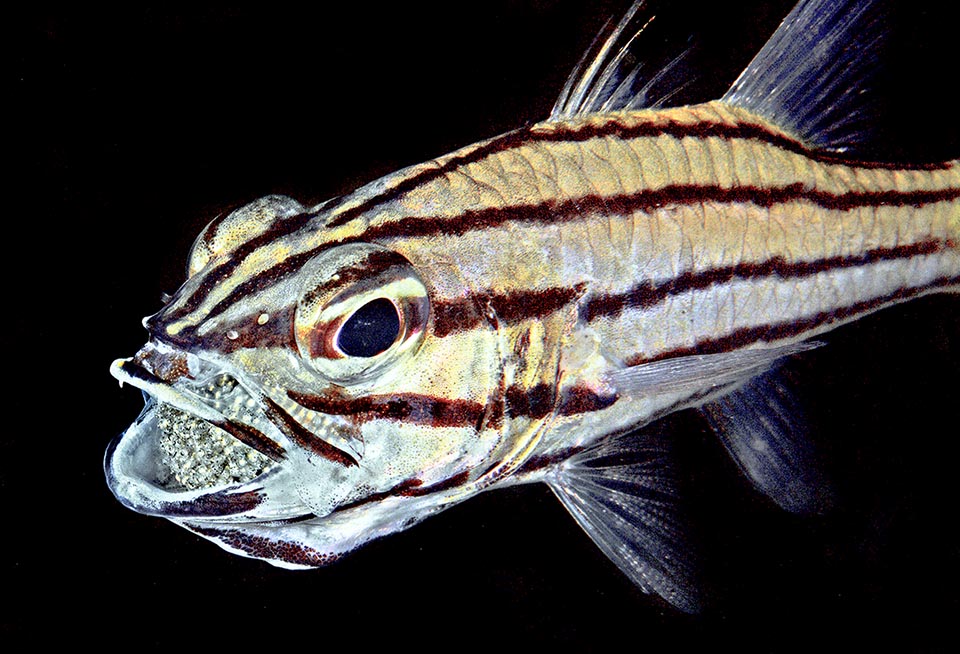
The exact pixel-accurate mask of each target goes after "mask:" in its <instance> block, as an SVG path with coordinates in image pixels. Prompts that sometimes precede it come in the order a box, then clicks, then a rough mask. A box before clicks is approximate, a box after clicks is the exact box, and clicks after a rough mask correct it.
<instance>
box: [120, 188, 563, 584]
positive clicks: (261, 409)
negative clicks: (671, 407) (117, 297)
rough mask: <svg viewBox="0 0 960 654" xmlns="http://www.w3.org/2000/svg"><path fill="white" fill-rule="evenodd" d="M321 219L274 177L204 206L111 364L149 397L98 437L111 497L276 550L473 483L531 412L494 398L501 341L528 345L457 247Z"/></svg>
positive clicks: (502, 375) (328, 542)
mask: <svg viewBox="0 0 960 654" xmlns="http://www.w3.org/2000/svg"><path fill="white" fill-rule="evenodd" d="M325 222H326V219H325V217H324V216H323V212H322V211H317V210H316V209H315V210H312V211H309V212H308V211H306V210H305V209H304V208H303V207H302V206H300V205H299V204H298V203H296V202H294V201H293V200H290V199H288V198H282V197H268V198H264V199H263V200H260V201H257V202H255V203H253V204H251V205H248V206H247V207H243V208H241V209H238V210H237V211H235V212H233V213H232V214H230V215H228V216H226V217H225V218H222V219H217V220H215V221H214V222H213V223H211V224H210V225H209V226H208V227H207V228H206V230H205V231H204V232H203V233H201V235H200V236H199V238H198V239H197V241H196V242H195V244H194V246H193V249H192V252H191V255H190V260H189V266H188V279H187V280H186V282H185V283H184V284H183V286H182V287H181V288H180V289H179V290H178V291H177V292H176V293H175V294H174V295H173V296H172V297H171V298H170V299H169V301H168V303H167V304H166V306H164V308H163V309H162V310H161V311H160V312H159V313H157V314H155V315H153V316H151V317H149V318H146V319H145V320H144V325H145V327H146V329H147V331H148V333H149V340H148V342H147V343H146V344H145V345H144V346H143V348H142V349H141V350H140V351H139V352H138V353H137V354H136V355H135V356H133V357H131V358H128V359H121V360H118V361H116V362H114V364H113V365H112V368H111V372H112V374H113V375H114V376H115V377H117V378H118V379H119V380H120V381H121V383H123V382H127V383H129V384H131V385H133V386H135V387H138V388H140V389H141V390H142V391H143V394H144V397H145V406H144V409H143V411H142V413H141V415H140V416H139V418H138V419H137V420H136V421H135V422H134V423H133V424H132V425H131V427H130V428H129V429H128V430H127V431H126V432H125V433H124V434H122V435H121V436H120V437H118V438H117V439H115V440H114V442H113V443H112V444H111V445H110V446H109V448H108V450H107V454H106V459H105V464H104V465H105V471H106V476H107V481H108V484H109V486H110V488H111V490H112V491H113V493H114V494H115V495H116V496H117V498H118V499H119V500H120V501H121V502H122V503H123V504H124V505H126V506H128V507H129V508H132V509H134V510H136V511H139V512H141V513H146V514H150V515H157V516H162V517H165V518H168V519H170V520H172V521H174V522H176V523H178V524H181V525H182V526H185V527H187V528H189V529H191V530H193V531H194V532H196V533H198V534H201V535H203V536H205V537H207V538H209V539H211V540H214V541H215V542H217V543H218V544H220V545H221V546H222V547H224V548H226V549H228V550H231V551H233V552H236V553H240V554H244V555H248V556H253V557H256V558H263V559H267V560H269V561H271V562H272V563H275V564H277V565H282V566H286V567H302V566H314V565H319V564H322V563H326V562H328V561H330V560H333V559H335V558H337V557H338V556H339V555H340V554H343V553H345V552H347V551H349V550H351V549H354V548H355V547H356V546H358V545H360V544H361V543H363V542H365V541H367V540H370V539H371V538H374V537H377V536H380V535H384V534H387V533H391V532H394V531H398V530H400V529H403V528H406V527H408V526H410V525H412V524H414V523H416V522H418V521H419V520H421V519H422V518H423V517H426V516H427V515H429V514H430V513H433V512H436V511H438V510H440V509H441V508H444V507H445V506H448V505H450V504H451V503H454V502H457V501H460V500H461V499H464V498H465V497H467V496H469V495H471V494H473V493H475V492H478V491H479V490H480V489H482V488H483V487H484V486H485V485H487V484H489V483H490V480H492V479H493V478H495V477H496V476H497V474H498V473H499V472H502V471H503V469H504V466H505V465H507V464H508V463H509V461H511V460H516V459H517V457H518V455H517V448H516V445H515V443H516V433H514V432H517V431H520V432H525V433H526V432H529V431H531V430H532V429H535V428H537V427H538V426H541V425H542V422H543V420H544V419H545V417H546V414H547V411H541V412H538V413H537V414H536V415H533V416H532V417H531V416H527V417H526V418H524V419H519V418H518V419H517V420H510V419H509V416H505V415H504V414H505V405H506V401H507V400H506V399H505V395H506V393H505V388H506V385H507V383H508V382H507V380H506V376H507V375H510V374H513V373H512V372H511V370H515V368H516V366H515V365H513V363H511V362H513V361H515V359H516V358H517V354H516V347H514V345H515V343H513V344H511V341H517V340H522V341H523V342H524V346H525V349H537V348H530V347H529V346H530V335H529V334H525V335H524V337H523V338H519V337H518V336H517V334H515V333H513V332H512V331H511V330H509V329H507V328H505V327H504V326H503V325H501V324H500V322H499V321H498V320H497V316H496V314H495V312H494V311H493V310H492V309H491V308H490V306H488V304H485V303H484V302H483V301H482V300H481V299H478V298H476V297H474V296H473V295H471V294H470V292H469V288H468V285H467V284H466V282H465V281H464V278H463V274H462V271H460V270H459V268H458V266H457V265H453V264H451V262H450V261H446V260H444V259H443V258H442V257H436V256H424V255H422V254H421V253H420V252H419V251H418V250H417V248H415V247H410V246H409V245H404V244H402V243H398V244H390V243H387V244H381V243H373V242H365V241H363V240H360V239H355V238H353V237H351V236H350V234H349V232H344V231H343V230H340V231H337V230H331V229H329V228H328V227H326V226H325ZM438 298H446V299H445V300H444V301H443V302H442V304H443V307H440V306H439V304H440V300H438ZM451 298H452V299H451ZM451 325H460V326H464V325H466V326H468V327H469V328H465V329H453V328H452V327H451ZM454 331H455V332H456V334H454V333H453V332H454ZM540 349H541V350H542V349H543V348H542V347H541V348H540ZM528 358H529V357H528ZM525 365H526V366H527V368H528V369H530V368H531V365H532V364H529V363H528V364H525ZM532 367H533V368H537V369H540V368H543V366H540V367H539V368H538V367H537V366H536V365H534V366H532ZM545 401H546V402H547V403H549V400H545ZM528 413H529V412H528ZM505 462H507V463H505Z"/></svg>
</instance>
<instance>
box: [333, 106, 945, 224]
mask: <svg viewBox="0 0 960 654" xmlns="http://www.w3.org/2000/svg"><path fill="white" fill-rule="evenodd" d="M609 136H615V137H617V138H620V139H622V140H629V139H635V138H644V137H659V136H671V137H673V138H677V139H683V138H688V137H689V138H699V139H705V138H711V137H714V138H720V139H723V140H732V139H751V140H756V141H761V142H763V143H768V144H770V145H773V146H776V147H778V148H781V149H783V150H786V151H788V152H793V153H795V154H800V155H803V156H805V157H808V158H811V159H815V160H823V161H825V162H828V163H838V164H845V165H856V166H857V167H860V168H884V169H904V170H942V169H944V168H947V167H948V165H949V164H948V163H946V162H936V163H920V164H911V163H888V162H876V161H856V160H850V159H844V158H842V157H841V156H839V155H837V154H834V153H826V152H817V151H813V150H810V149H809V148H807V147H806V146H805V145H804V144H803V143H801V142H800V141H797V140H795V139H791V138H789V137H787V136H784V135H783V134H779V133H776V132H773V131H771V130H770V129H769V128H767V127H765V126H763V125H760V124H756V123H728V122H715V121H713V120H700V121H697V122H692V123H681V122H676V121H666V122H660V123H656V122H641V123H635V124H633V125H625V124H624V123H623V122H622V121H621V120H619V119H618V118H617V117H611V118H610V119H609V120H606V121H604V122H572V123H569V124H565V123H555V124H554V125H553V129H545V128H543V127H538V126H536V125H534V126H531V127H526V128H522V129H518V130H515V131H512V132H508V133H506V134H503V135H502V136H498V137H495V138H493V139H491V140H490V141H488V142H486V143H484V144H482V145H480V146H478V147H476V148H473V149H471V150H469V151H467V152H464V153H463V154H460V155H456V156H451V157H449V158H448V159H447V160H446V161H444V162H443V163H442V164H437V165H435V166H433V167H428V168H424V169H423V170H421V171H419V172H418V173H416V174H414V175H411V176H409V177H407V178H405V179H403V180H401V181H400V182H399V183H398V184H396V185H395V186H393V187H392V188H390V189H387V190H386V191H384V192H383V193H381V194H379V195H376V196H374V197H371V198H368V199H367V200H365V201H363V202H361V203H359V204H357V205H355V206H353V207H351V208H349V209H347V210H345V211H343V212H342V213H340V214H339V215H338V216H337V217H336V218H334V219H333V220H331V221H330V222H329V223H328V226H329V227H338V226H340V225H343V224H345V223H348V222H350V221H351V220H353V219H355V218H357V217H359V216H362V215H363V214H365V213H367V212H369V211H371V210H372V209H373V208H375V207H378V206H381V205H383V204H386V203H387V202H391V201H393V200H396V199H397V198H399V197H400V196H402V195H404V194H405V193H408V192H410V191H412V190H413V189H415V188H417V187H418V186H420V185H421V184H426V183H429V182H432V181H434V180H436V179H439V178H441V177H443V176H445V175H447V174H448V173H451V172H453V171H455V170H457V169H458V168H460V167H462V166H466V165H469V164H473V163H477V162H479V161H482V160H483V159H486V158H487V157H490V156H492V155H495V154H499V153H501V152H505V151H507V150H512V149H515V148H519V147H522V146H525V145H530V144H534V143H547V142H554V143H555V142H574V143H576V142H583V141H588V140H590V139H594V138H605V137H609Z"/></svg>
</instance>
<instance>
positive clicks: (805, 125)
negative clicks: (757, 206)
mask: <svg viewBox="0 0 960 654" xmlns="http://www.w3.org/2000/svg"><path fill="white" fill-rule="evenodd" d="M883 4H884V3H882V2H879V1H878V0H801V2H799V3H798V4H797V6H796V7H794V9H793V11H791V12H790V14H789V15H788V16H787V17H786V18H785V19H784V20H783V23H781V25H780V27H779V28H778V29H777V31H776V32H774V34H773V36H771V37H770V39H769V40H768V41H767V43H766V45H764V46H763V48H762V49H761V50H760V52H759V53H757V55H756V56H755V57H754V58H753V61H751V62H750V64H749V65H748V66H747V68H746V69H745V70H744V71H743V73H741V74H740V77H738V78H737V80H736V81H735V82H734V83H733V86H731V87H730V89H729V90H728V91H727V92H726V94H724V96H723V98H721V99H722V100H723V101H724V102H726V103H727V104H731V105H736V106H738V107H743V108H744V109H748V110H749V111H751V112H753V113H755V114H758V115H760V116H763V117H764V118H766V119H767V120H769V121H771V122H772V123H774V124H776V125H779V126H780V127H782V128H784V129H787V130H789V131H791V132H793V133H794V134H796V135H797V136H799V137H800V138H801V139H803V140H804V141H806V142H807V143H808V144H810V145H812V146H815V147H818V148H820V149H828V150H833V151H836V152H845V153H857V152H859V151H861V150H862V149H863V146H864V144H865V143H867V142H868V141H869V139H870V134H871V131H872V130H871V129H870V128H871V126H872V125H875V124H876V123H877V115H878V113H879V111H878V106H879V105H878V102H877V99H876V98H875V96H876V95H877V94H876V93H875V92H874V87H873V81H874V78H875V76H876V73H877V71H878V69H879V65H878V62H879V58H878V56H877V52H878V49H879V48H880V46H881V45H882V43H883V42H884V41H885V40H886V37H887V35H888V34H889V27H888V26H889V21H888V20H886V19H885V13H886V12H885V10H884V7H883Z"/></svg>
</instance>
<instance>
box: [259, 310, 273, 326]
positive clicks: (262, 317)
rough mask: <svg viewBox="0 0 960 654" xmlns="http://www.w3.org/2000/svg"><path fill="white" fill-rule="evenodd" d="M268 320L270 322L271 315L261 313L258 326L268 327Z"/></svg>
mask: <svg viewBox="0 0 960 654" xmlns="http://www.w3.org/2000/svg"><path fill="white" fill-rule="evenodd" d="M268 320H270V314H269V313H261V314H260V315H259V316H257V324H258V325H266V324H267V321H268Z"/></svg>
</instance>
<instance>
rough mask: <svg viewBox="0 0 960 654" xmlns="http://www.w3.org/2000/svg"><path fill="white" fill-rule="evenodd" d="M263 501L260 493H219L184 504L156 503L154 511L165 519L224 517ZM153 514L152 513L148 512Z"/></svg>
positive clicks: (243, 510) (246, 509)
mask: <svg viewBox="0 0 960 654" xmlns="http://www.w3.org/2000/svg"><path fill="white" fill-rule="evenodd" d="M264 499H265V497H264V495H263V493H261V492H260V491H246V492H243V493H225V492H223V491H219V492H216V493H210V494H208V495H201V496H200V497H196V498H194V499H192V500H188V501H184V502H158V503H157V509H156V511H157V512H159V513H160V515H163V516H165V517H178V518H183V517H193V518H198V517H202V516H225V515H237V514H238V513H246V512H247V511H252V510H253V509H255V508H257V507H258V506H260V504H262V503H263V500H264ZM150 513H154V511H150Z"/></svg>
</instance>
